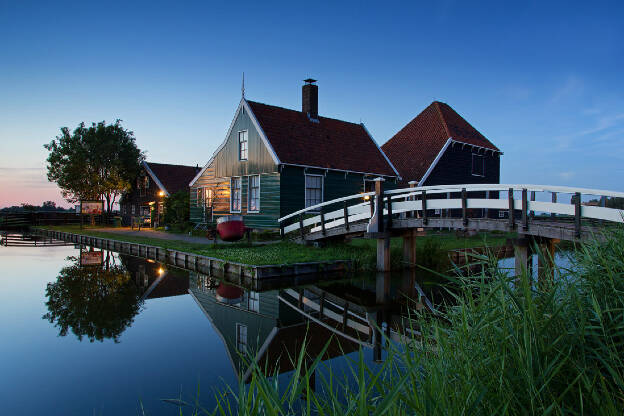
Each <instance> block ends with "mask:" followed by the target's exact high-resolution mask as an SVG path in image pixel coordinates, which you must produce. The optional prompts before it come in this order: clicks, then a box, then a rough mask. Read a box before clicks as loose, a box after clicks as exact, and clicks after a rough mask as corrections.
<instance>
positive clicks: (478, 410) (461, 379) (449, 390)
mask: <svg viewBox="0 0 624 416" xmlns="http://www.w3.org/2000/svg"><path fill="white" fill-rule="evenodd" d="M573 256H574V259H575V267H573V268H572V269H571V270H563V269H562V268H557V270H554V272H555V275H556V276H558V277H557V278H556V279H553V280H552V281H550V280H548V279H547V278H546V277H545V276H546V274H544V275H543V276H541V279H540V278H538V281H537V282H535V281H532V280H531V278H530V277H529V276H528V275H526V274H524V275H522V276H511V275H509V274H508V273H506V272H505V271H504V270H499V269H497V267H496V261H495V260H494V259H493V258H487V257H475V258H474V259H473V260H474V261H476V262H483V263H484V265H485V266H486V267H485V268H484V271H483V272H481V273H479V274H476V275H459V276H447V281H448V287H449V289H448V290H449V299H450V300H449V301H447V303H446V304H444V305H442V306H443V307H442V308H440V310H442V311H443V315H442V316H440V313H438V314H436V313H431V312H425V311H424V310H420V311H416V310H414V311H413V312H411V316H410V318H411V320H410V322H412V325H413V327H414V328H413V329H414V330H417V331H419V332H420V334H421V335H420V336H418V337H412V338H411V339H409V340H408V342H407V343H406V344H402V345H394V344H392V343H390V342H388V343H387V344H388V345H387V351H388V352H387V358H386V360H385V361H384V362H383V363H382V364H378V365H377V364H375V365H367V364H366V363H365V361H364V359H363V353H362V352H361V351H360V353H359V354H357V358H356V359H348V362H349V365H348V371H346V373H343V374H337V373H336V372H335V371H332V369H331V368H329V367H327V366H326V364H325V363H324V362H323V361H322V360H321V357H322V354H321V355H319V356H318V357H307V356H306V351H305V348H302V349H301V351H300V352H299V354H298V356H297V357H293V358H292V359H293V360H296V365H295V370H294V372H293V373H292V377H290V381H289V382H288V384H287V385H286V386H284V385H283V384H280V383H279V382H278V377H276V376H275V374H273V373H267V371H266V369H263V368H259V367H258V366H255V367H254V368H253V375H252V378H251V381H250V383H249V384H247V385H245V384H241V385H240V386H238V388H233V389H230V390H227V391H219V392H217V393H216V402H217V405H216V407H215V408H214V409H212V408H211V409H204V408H202V407H201V406H200V405H199V404H198V403H194V404H193V410H192V411H191V413H192V414H216V415H234V414H238V415H261V414H262V415H287V414H288V415H290V414H304V415H312V414H314V415H341V416H343V415H356V414H357V415H362V414H367V415H402V414H419V415H420V414H423V415H468V414H477V415H490V414H505V415H527V414H529V415H546V414H552V415H564V414H566V415H567V414H572V415H575V414H579V415H580V414H591V415H594V414H596V415H619V414H621V412H622V409H623V408H624V362H623V357H624V231H622V230H621V229H619V230H617V231H615V232H613V233H612V234H610V235H609V236H608V238H607V241H606V242H605V243H591V244H587V245H582V246H580V247H577V248H576V250H575V252H574V253H573ZM320 369H322V371H317V375H316V389H313V388H312V387H311V385H310V383H311V380H312V377H311V376H312V374H313V373H314V372H315V371H316V370H320ZM319 374H320V375H319ZM181 409H182V408H181ZM185 409H189V408H188V407H186V408H185Z"/></svg>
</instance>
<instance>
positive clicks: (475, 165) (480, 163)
mask: <svg viewBox="0 0 624 416" xmlns="http://www.w3.org/2000/svg"><path fill="white" fill-rule="evenodd" d="M472 174H473V175H475V176H485V158H484V157H483V155H478V154H476V153H473V154H472Z"/></svg>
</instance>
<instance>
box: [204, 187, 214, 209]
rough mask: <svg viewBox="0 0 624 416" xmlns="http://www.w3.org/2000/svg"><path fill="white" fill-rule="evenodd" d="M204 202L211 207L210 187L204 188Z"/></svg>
mask: <svg viewBox="0 0 624 416" xmlns="http://www.w3.org/2000/svg"><path fill="white" fill-rule="evenodd" d="M205 197H206V199H205V202H206V206H207V207H212V200H213V198H212V189H206V191H205Z"/></svg>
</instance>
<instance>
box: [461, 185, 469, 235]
mask: <svg viewBox="0 0 624 416" xmlns="http://www.w3.org/2000/svg"><path fill="white" fill-rule="evenodd" d="M461 201H462V220H463V223H464V227H465V226H466V225H468V195H467V193H466V188H462V190H461Z"/></svg>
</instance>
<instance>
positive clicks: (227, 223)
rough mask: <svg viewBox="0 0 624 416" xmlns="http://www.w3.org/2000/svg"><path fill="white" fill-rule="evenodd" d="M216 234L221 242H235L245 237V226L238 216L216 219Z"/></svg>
mask: <svg viewBox="0 0 624 416" xmlns="http://www.w3.org/2000/svg"><path fill="white" fill-rule="evenodd" d="M217 232H218V233H219V237H221V240H223V241H237V240H240V239H241V238H243V236H244V235H245V224H244V223H243V217H241V216H240V215H230V216H228V217H219V218H218V219H217Z"/></svg>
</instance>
